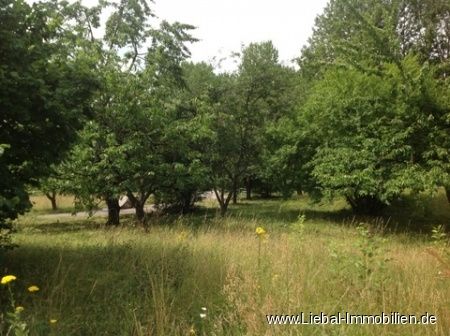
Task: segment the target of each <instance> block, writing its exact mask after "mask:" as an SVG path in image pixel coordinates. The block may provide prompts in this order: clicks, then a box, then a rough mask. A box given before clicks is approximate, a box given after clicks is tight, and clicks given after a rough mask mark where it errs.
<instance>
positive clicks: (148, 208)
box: [37, 205, 155, 219]
mask: <svg viewBox="0 0 450 336" xmlns="http://www.w3.org/2000/svg"><path fill="white" fill-rule="evenodd" d="M153 211H155V206H154V205H147V206H146V207H145V212H147V213H149V212H153ZM135 212H136V211H135V210H134V209H133V208H132V209H121V210H120V214H121V215H128V214H134V213H135ZM92 216H93V217H107V216H108V209H107V208H104V209H101V210H97V211H95V212H93V214H92ZM37 217H39V218H47V219H54V218H67V217H80V218H88V217H89V213H88V212H86V211H80V212H77V213H75V214H73V213H70V212H63V213H55V214H45V215H38V216H37Z"/></svg>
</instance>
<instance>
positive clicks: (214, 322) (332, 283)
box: [0, 200, 450, 336]
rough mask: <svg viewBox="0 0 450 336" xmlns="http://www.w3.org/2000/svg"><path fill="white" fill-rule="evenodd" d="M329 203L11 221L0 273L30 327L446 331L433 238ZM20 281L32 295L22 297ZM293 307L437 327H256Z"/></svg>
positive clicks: (449, 312)
mask: <svg viewBox="0 0 450 336" xmlns="http://www.w3.org/2000/svg"><path fill="white" fill-rule="evenodd" d="M334 206H336V205H334ZM334 206H333V207H334ZM331 210H336V209H331ZM331 210H330V208H323V207H320V206H316V205H309V203H307V202H306V201H304V200H297V201H289V202H281V201H270V202H260V201H258V202H247V204H243V205H241V206H238V207H234V208H232V209H231V213H230V216H229V217H227V218H225V219H221V218H218V217H215V216H214V212H213V211H211V210H209V211H208V210H205V211H204V212H201V213H200V214H197V215H193V216H187V217H178V218H176V217H164V218H157V219H154V220H153V222H152V226H151V228H150V230H149V231H148V232H145V231H144V230H141V229H140V228H134V227H125V228H119V229H104V228H102V227H100V226H99V221H100V219H96V220H89V221H86V220H83V221H80V220H78V221H76V220H71V221H69V222H67V223H66V222H59V223H52V222H48V220H47V221H41V222H34V221H33V222H32V223H30V222H27V221H26V219H22V224H20V223H19V225H18V228H19V233H18V234H17V235H16V237H15V240H16V242H17V243H18V244H19V245H20V248H18V249H16V250H14V251H12V252H10V253H9V254H8V255H6V256H3V260H0V261H1V263H2V264H1V271H2V272H3V273H5V274H6V273H12V274H15V275H16V276H17V277H18V280H17V281H16V283H15V284H14V288H13V289H14V290H15V292H17V295H16V298H17V301H18V303H20V304H21V305H22V306H24V307H25V310H24V312H23V313H22V314H23V316H24V319H25V320H26V321H27V323H28V325H29V327H30V330H31V334H32V335H48V334H50V333H53V334H55V335H64V336H65V335H161V336H167V335H169V336H170V335H194V334H195V335H368V336H370V335H443V336H444V335H449V331H450V286H449V284H450V279H448V278H446V277H444V276H442V272H441V273H440V270H441V268H442V264H441V263H440V261H439V260H438V259H437V258H436V257H435V256H433V255H432V254H430V253H428V252H427V251H429V249H430V248H433V249H435V245H434V244H433V242H432V241H430V240H429V239H428V238H426V237H424V236H417V235H411V234H406V233H402V234H391V233H389V234H388V233H385V232H383V231H382V230H381V229H378V228H374V226H370V225H350V224H349V223H352V222H356V221H358V220H359V219H351V220H339V221H336V218H334V217H333V213H334V212H333V211H331ZM344 210H345V209H344ZM314 211H316V215H317V216H315V217H314ZM301 213H306V217H300V222H299V214H301ZM308 215H309V216H308ZM329 216H331V217H329ZM304 218H306V220H304ZM125 223H131V220H125ZM258 226H262V227H264V228H265V229H266V230H267V231H268V237H267V239H264V240H263V241H261V240H260V238H259V237H258V236H257V235H256V234H255V228H256V227H258ZM259 246H260V248H259ZM435 250H436V251H441V249H439V250H437V249H435ZM436 253H437V252H436ZM258 261H259V262H258ZM29 284H37V285H38V286H39V287H40V288H41V290H40V291H39V292H38V293H36V295H33V296H30V295H28V294H25V292H24V291H23V290H21V289H23V288H25V287H26V286H28V285H29ZM0 297H1V298H2V300H5V296H4V295H3V293H1V292H0ZM2 302H3V301H2ZM300 312H305V313H307V314H309V312H314V313H320V312H324V313H327V314H332V313H337V312H350V313H354V314H371V313H381V312H386V313H390V312H401V313H404V314H417V315H420V314H424V313H425V312H428V313H431V314H435V315H436V316H437V317H438V324H437V325H435V326H412V325H409V326H408V325H403V326H398V325H397V326H395V325H390V326H386V325H384V326H374V325H371V326H368V325H366V326H361V325H360V326H356V325H338V326H269V325H268V324H267V323H266V317H265V316H266V315H267V314H299V313H300ZM205 315H206V316H205ZM50 319H57V320H58V322H57V323H56V324H54V325H50V324H49V322H48V321H49V320H50Z"/></svg>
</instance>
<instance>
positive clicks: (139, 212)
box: [134, 202, 145, 223]
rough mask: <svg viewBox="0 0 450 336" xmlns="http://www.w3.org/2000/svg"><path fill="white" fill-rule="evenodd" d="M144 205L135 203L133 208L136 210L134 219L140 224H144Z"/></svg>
mask: <svg viewBox="0 0 450 336" xmlns="http://www.w3.org/2000/svg"><path fill="white" fill-rule="evenodd" d="M144 205H145V202H144V203H141V202H137V203H136V204H135V206H134V208H135V209H136V219H137V220H138V221H139V222H140V223H144V219H145V211H144Z"/></svg>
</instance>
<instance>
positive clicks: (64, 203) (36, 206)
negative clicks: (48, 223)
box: [30, 192, 75, 214]
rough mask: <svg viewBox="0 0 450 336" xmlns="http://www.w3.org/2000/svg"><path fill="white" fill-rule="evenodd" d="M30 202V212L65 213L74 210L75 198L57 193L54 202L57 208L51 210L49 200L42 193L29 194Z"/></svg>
mask: <svg viewBox="0 0 450 336" xmlns="http://www.w3.org/2000/svg"><path fill="white" fill-rule="evenodd" d="M30 201H31V204H32V206H33V207H32V212H33V213H36V214H46V213H65V212H72V211H73V210H74V201H75V198H74V197H73V196H72V195H57V196H56V204H57V206H58V209H56V210H52V205H51V203H50V200H49V199H48V198H47V197H46V196H45V195H43V194H42V193H37V192H35V193H34V194H33V195H31V196H30Z"/></svg>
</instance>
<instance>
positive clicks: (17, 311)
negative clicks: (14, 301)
mask: <svg viewBox="0 0 450 336" xmlns="http://www.w3.org/2000/svg"><path fill="white" fill-rule="evenodd" d="M24 309H25V308H23V307H22V306H17V307H16V313H20V312H22V311H23V310H24Z"/></svg>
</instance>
